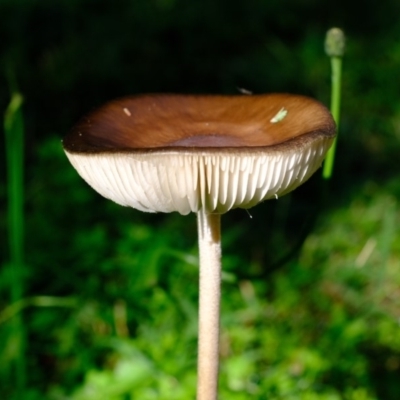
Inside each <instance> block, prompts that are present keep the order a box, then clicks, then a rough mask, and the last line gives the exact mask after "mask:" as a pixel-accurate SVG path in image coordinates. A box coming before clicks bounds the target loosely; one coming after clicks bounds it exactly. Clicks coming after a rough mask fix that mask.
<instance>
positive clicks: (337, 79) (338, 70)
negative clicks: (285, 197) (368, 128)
mask: <svg viewBox="0 0 400 400" xmlns="http://www.w3.org/2000/svg"><path fill="white" fill-rule="evenodd" d="M331 68H332V92H331V113H332V116H333V119H334V120H335V122H336V129H337V132H338V131H339V121H340V95H341V80H342V57H331ZM336 143H337V137H336V138H335V140H334V141H333V144H332V146H331V148H330V149H329V151H328V154H327V156H326V159H325V163H324V169H323V177H324V178H325V179H329V178H330V177H331V175H332V170H333V163H334V160H335V151H336Z"/></svg>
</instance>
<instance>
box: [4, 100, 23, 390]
mask: <svg viewBox="0 0 400 400" xmlns="http://www.w3.org/2000/svg"><path fill="white" fill-rule="evenodd" d="M21 106H22V96H21V95H20V94H19V93H14V94H13V95H12V98H11V102H10V104H9V106H8V108H7V110H6V113H5V117H4V133H5V142H6V158H7V186H8V187H7V189H8V193H7V197H8V210H7V214H8V237H9V252H10V255H9V257H10V266H9V268H10V277H11V282H10V283H11V285H10V290H11V303H12V304H14V303H17V302H18V301H19V300H20V299H21V298H22V296H23V291H24V289H23V268H24V260H23V254H24V251H23V248H24V211H23V198H24V191H23V187H24V185H23V169H24V168H23V160H24V126H23V119H22V112H21ZM13 335H14V338H15V339H16V340H17V341H18V354H17V355H16V360H15V380H16V388H17V393H18V396H22V393H23V392H24V388H25V383H26V366H25V347H26V339H25V332H24V325H23V320H22V315H21V313H17V314H16V315H15V316H14V318H13ZM21 398H22V397H21Z"/></svg>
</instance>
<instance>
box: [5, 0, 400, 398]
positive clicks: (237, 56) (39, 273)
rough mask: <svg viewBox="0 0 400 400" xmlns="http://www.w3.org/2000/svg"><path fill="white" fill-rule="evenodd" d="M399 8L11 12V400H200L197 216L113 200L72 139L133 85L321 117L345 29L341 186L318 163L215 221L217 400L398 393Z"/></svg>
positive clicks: (248, 6) (307, 4)
mask: <svg viewBox="0 0 400 400" xmlns="http://www.w3.org/2000/svg"><path fill="white" fill-rule="evenodd" d="M399 15H400V3H399V2H398V0H382V1H380V2H378V3H377V2H373V1H366V2H363V3H357V2H349V1H343V0H339V1H336V2H335V3H327V2H322V1H317V0H287V1H277V0H275V1H272V0H271V1H266V0H247V1H239V0H229V1H228V0H221V1H217V0H213V1H211V0H203V1H195V0H193V1H192V0H186V1H184V0H130V1H128V0H114V1H94V0H79V1H78V0H58V1H54V0H53V1H50V0H40V1H39V0H0V66H1V71H0V110H3V111H4V112H5V111H6V109H7V106H8V104H9V102H10V98H11V94H10V92H12V91H15V90H16V87H18V90H19V91H20V93H21V94H22V95H23V97H24V102H23V108H22V116H21V114H19V111H18V112H16V113H15V114H14V117H15V118H16V119H15V121H16V125H15V126H16V127H17V128H16V129H18V127H19V128H21V123H22V122H23V125H24V127H25V136H24V139H23V144H24V146H23V148H24V161H23V166H24V167H23V168H21V169H20V172H23V176H24V186H23V190H20V191H19V192H18V191H17V198H19V199H20V200H21V201H22V204H23V208H24V212H25V216H24V218H23V222H21V223H20V225H18V226H19V227H17V228H16V229H17V236H18V234H19V235H20V236H22V235H23V237H24V242H23V244H22V245H23V252H21V251H20V253H21V254H20V255H19V256H20V258H21V260H20V261H19V264H21V265H20V268H19V269H18V266H17V265H15V262H12V257H11V255H10V251H9V239H10V235H11V233H10V229H9V228H8V224H9V222H8V221H9V220H10V219H9V218H10V212H9V207H8V202H9V200H10V192H9V190H8V189H7V188H8V186H7V182H8V181H9V180H7V179H6V178H7V163H6V162H5V161H3V160H6V159H7V157H8V160H10V159H12V160H14V161H15V160H16V159H17V158H18V157H19V156H18V155H17V153H11V151H10V147H9V142H10V141H12V140H9V141H8V145H7V146H5V143H6V141H5V140H2V141H1V142H0V155H1V160H2V162H1V163H0V204H1V206H0V235H1V238H2V239H1V241H0V389H1V390H0V392H1V396H2V398H4V399H7V400H8V399H11V400H14V399H16V400H36V399H49V400H61V399H71V400H91V399H93V400H103V399H104V400H120V399H121V400H125V399H140V400H150V399H165V400H169V399H175V400H180V399H182V400H187V399H191V398H194V397H195V383H196V370H195V369H196V350H197V349H196V340H197V294H198V293H197V290H198V289H197V280H198V267H197V243H196V240H197V239H196V221H195V216H194V215H190V216H187V217H182V216H180V215H172V214H171V215H147V214H143V213H139V212H137V211H135V210H131V209H125V208H122V207H119V206H117V205H114V204H112V203H111V202H109V201H107V200H105V199H103V198H101V197H100V196H99V195H97V194H96V193H95V192H94V191H93V190H91V189H90V188H89V187H88V186H87V185H86V184H85V183H84V182H83V180H82V179H80V178H79V177H78V175H77V174H76V172H75V171H74V169H73V168H72V167H71V166H70V165H69V163H68V161H67V159H66V157H65V155H64V154H63V151H62V147H61V143H60V140H61V138H62V136H63V135H64V134H65V133H66V132H67V131H68V129H70V128H71V126H72V125H73V124H74V123H75V122H76V121H77V120H78V118H79V117H80V116H82V115H83V114H85V113H86V112H88V111H90V110H92V109H93V108H95V107H96V106H99V105H101V104H102V103H104V102H105V101H107V100H110V99H112V98H115V97H120V96H125V95H128V94H135V93H143V92H180V93H225V94H232V93H238V88H245V89H247V90H250V91H253V92H254V93H264V92H274V91H279V92H293V93H298V94H305V95H310V96H313V97H316V98H318V99H319V100H321V101H322V102H324V103H325V104H327V105H329V99H330V65H329V59H328V58H327V57H326V56H325V54H324V51H323V42H324V38H325V32H326V30H327V29H329V28H331V27H332V26H339V27H341V28H343V29H344V30H345V32H346V34H347V37H348V42H347V53H346V55H345V59H344V72H343V98H342V123H341V131H340V139H339V144H338V149H337V156H336V164H335V171H334V176H333V179H332V180H331V181H329V182H324V181H322V179H321V173H320V171H318V172H317V173H316V174H315V176H314V177H313V178H312V179H311V180H310V181H309V182H307V183H306V184H305V185H303V186H302V187H301V188H299V189H297V190H296V191H295V192H294V193H292V194H290V195H288V196H286V197H284V198H282V199H279V201H269V202H266V203H264V204H261V205H259V206H257V207H255V208H254V209H252V210H250V213H251V215H252V218H249V215H248V214H247V213H246V212H245V211H243V210H235V211H233V212H230V213H229V214H227V215H225V216H224V217H223V220H222V221H223V222H222V225H223V226H222V229H223V246H224V250H223V251H224V259H223V268H224V276H223V299H222V335H221V379H220V398H221V400H224V399H229V400H231V399H232V400H241V399H249V398H252V399H260V400H262V399H270V400H278V399H285V400H297V399H301V400H316V399H318V400H319V399H321V400H338V399H345V400H373V399H385V400H392V399H393V400H395V399H399V398H400V383H399V382H400V261H399V260H400V235H399V232H398V229H397V226H398V223H399V206H398V197H399V195H400V182H399V173H400V168H399V163H398V160H399V154H400V153H399V151H400V145H399V138H400V85H399V78H398V77H399V71H400V41H399V38H400V21H399V18H398V16H399ZM22 118H23V119H22ZM19 131H21V129H19ZM11 132H15V130H14V131H13V130H11ZM18 154H19V155H20V156H21V153H18ZM16 157H17V158H16ZM8 183H9V182H8ZM18 193H19V194H18ZM17 220H18V219H17ZM18 232H19V233H18ZM17 263H18V260H17ZM16 271H18V272H17V273H16ZM16 285H17V288H16ZM20 295H22V300H21V298H20ZM24 371H25V373H24Z"/></svg>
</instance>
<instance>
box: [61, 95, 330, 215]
mask: <svg viewBox="0 0 400 400" xmlns="http://www.w3.org/2000/svg"><path fill="white" fill-rule="evenodd" d="M334 136H335V124H334V121H333V119H332V117H331V115H330V113H329V111H328V110H327V109H326V108H325V107H324V106H323V105H322V104H320V103H319V102H317V101H315V100H313V99H310V98H307V97H303V96H296V95H288V94H269V95H256V96H211V95H199V96H195V95H142V96H133V97H127V98H123V99H118V100H114V101H112V102H110V103H108V104H106V105H104V106H103V107H101V108H99V109H98V110H96V111H94V112H92V113H91V114H89V115H88V116H86V117H84V118H83V119H82V120H81V121H80V122H79V123H78V124H77V125H76V126H75V127H74V128H73V129H72V131H71V132H70V133H69V134H68V135H67V136H66V137H65V138H64V141H63V146H64V150H65V151H66V153H67V156H68V158H69V159H70V161H71V163H72V164H73V165H74V167H75V168H76V169H77V171H78V172H79V174H80V175H81V176H82V178H83V179H85V180H86V181H87V182H88V183H89V184H90V185H91V186H92V187H93V188H94V189H95V190H97V191H98V192H99V193H100V194H102V195H103V196H105V197H107V198H110V199H111V200H113V201H115V202H117V203H118V204H121V205H125V206H131V207H133V208H137V209H139V210H142V211H149V212H171V211H178V212H180V213H181V214H188V213H189V212H191V211H194V212H196V211H198V210H199V209H201V208H204V209H205V210H206V211H207V212H218V213H224V212H226V211H228V210H229V209H231V208H236V207H242V208H250V207H252V206H254V205H256V204H257V203H258V202H260V201H262V200H266V199H268V198H272V197H277V196H281V195H282V194H285V193H287V192H289V191H291V190H293V189H294V188H296V187H297V186H299V185H300V184H301V183H303V182H304V181H306V180H307V179H308V178H309V177H310V176H311V175H312V174H313V173H314V172H315V170H316V169H317V168H318V167H319V166H320V165H321V162H322V160H323V158H324V156H325V153H326V151H327V150H328V149H329V147H330V145H331V144H332V142H333V139H334Z"/></svg>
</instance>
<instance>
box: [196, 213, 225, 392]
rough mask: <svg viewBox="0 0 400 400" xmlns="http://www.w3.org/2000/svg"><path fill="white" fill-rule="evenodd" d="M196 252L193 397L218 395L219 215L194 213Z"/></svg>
mask: <svg viewBox="0 0 400 400" xmlns="http://www.w3.org/2000/svg"><path fill="white" fill-rule="evenodd" d="M197 226H198V233H199V254H200V294H199V344H198V360H197V371H198V383H197V400H215V399H217V394H218V367H219V318H220V298H221V235H220V231H221V229H220V226H221V215H220V214H209V213H207V212H206V211H204V210H203V209H201V210H200V211H199V212H198V213H197Z"/></svg>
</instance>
